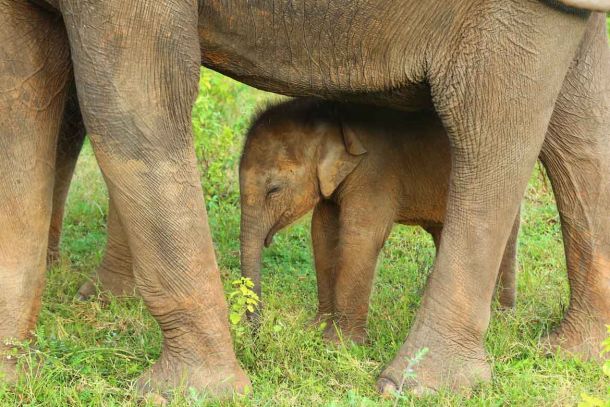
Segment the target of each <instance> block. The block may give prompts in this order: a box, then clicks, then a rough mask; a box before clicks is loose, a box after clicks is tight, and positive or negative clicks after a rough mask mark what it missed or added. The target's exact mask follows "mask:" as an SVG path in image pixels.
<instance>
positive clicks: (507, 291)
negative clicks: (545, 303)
mask: <svg viewBox="0 0 610 407" xmlns="http://www.w3.org/2000/svg"><path fill="white" fill-rule="evenodd" d="M520 226H521V209H519V211H518V212H517V216H516V217H515V222H514V223H513V228H512V229H511V231H510V235H509V237H508V241H507V242H506V247H505V248H504V255H503V256H502V262H501V263H500V271H499V274H498V282H497V283H496V296H497V298H498V303H499V304H500V307H501V308H503V309H506V310H508V309H511V308H514V307H515V301H516V298H517V269H518V265H517V244H518V241H517V238H518V236H519V228H520Z"/></svg>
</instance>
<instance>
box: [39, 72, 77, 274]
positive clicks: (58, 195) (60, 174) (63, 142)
mask: <svg viewBox="0 0 610 407" xmlns="http://www.w3.org/2000/svg"><path fill="white" fill-rule="evenodd" d="M84 140H85V126H84V124H83V119H82V116H81V114H80V108H79V106H78V98H77V96H76V88H75V87H74V84H72V86H71V87H70V91H69V94H68V100H67V102H66V106H65V109H64V115H63V119H62V123H61V128H60V131H59V137H58V140H57V154H56V157H55V184H54V186H53V210H52V212H51V226H50V227H49V243H48V249H47V266H52V265H54V264H56V263H57V262H58V261H59V254H60V253H59V243H60V240H61V231H62V224H63V220H64V209H65V206H66V198H67V197H68V191H69V190H70V182H71V181H72V175H73V174H74V168H75V167H76V162H77V161H78V156H79V154H80V151H81V148H82V146H83V141H84Z"/></svg>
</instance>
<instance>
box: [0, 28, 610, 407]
mask: <svg viewBox="0 0 610 407" xmlns="http://www.w3.org/2000/svg"><path fill="white" fill-rule="evenodd" d="M609 27H610V20H609ZM201 87H202V92H201V95H200V97H199V98H198V100H197V103H196V107H195V109H194V112H193V123H194V126H195V134H196V147H197V153H198V157H199V161H200V167H201V169H202V171H204V172H206V173H207V176H202V184H203V187H204V191H205V194H206V203H207V207H208V211H209V216H210V224H211V227H212V231H213V233H214V242H215V246H216V251H217V254H218V259H219V264H220V269H221V273H222V277H223V280H224V283H225V288H226V291H227V292H228V291H230V289H231V288H230V282H231V281H232V280H234V279H236V278H237V277H238V276H239V261H238V251H239V246H238V234H239V230H238V229H239V206H238V185H237V182H236V180H237V171H236V167H237V163H238V158H239V153H240V149H241V141H242V136H243V133H244V129H245V128H246V126H247V123H248V118H249V116H250V114H251V113H252V111H253V110H254V109H255V106H256V105H257V104H258V103H260V102H261V101H263V100H266V99H268V98H271V97H273V96H271V95H268V94H264V93H262V92H258V91H256V90H253V89H252V88H249V87H247V86H245V85H241V84H238V83H236V82H233V81H231V80H229V79H226V78H223V77H221V76H220V75H218V74H214V73H211V72H209V71H203V76H202V79H201ZM106 212H107V198H106V191H105V187H104V184H103V181H102V178H101V176H100V174H99V170H98V169H97V166H96V163H95V160H94V157H93V154H92V152H91V149H90V146H89V145H88V144H87V145H86V146H85V150H84V153H83V155H82V157H81V160H80V163H79V166H78V169H77V174H76V177H75V180H74V184H73V187H72V190H71V193H70V197H69V202H68V209H67V215H66V220H65V235H64V239H63V243H62V251H63V258H62V264H61V265H60V266H58V267H55V268H54V269H53V270H51V271H50V273H49V275H48V282H47V288H46V290H45V293H44V306H43V309H42V311H41V314H40V320H39V323H38V325H37V328H36V332H35V337H36V341H35V343H32V344H31V346H30V345H28V344H27V343H26V344H23V345H22V346H23V350H24V356H21V358H22V359H23V362H24V363H25V362H30V363H29V364H30V365H31V366H35V365H38V366H39V368H38V369H35V370H30V371H28V372H27V374H26V375H24V376H23V377H22V379H21V380H20V382H19V383H18V385H17V386H16V388H8V387H6V386H4V387H2V386H1V385H0V405H2V406H13V405H28V406H66V405H70V406H91V405H103V406H122V405H137V403H138V402H137V400H136V398H135V397H134V394H133V391H132V389H131V384H132V381H133V380H134V379H135V378H136V377H137V376H138V374H139V373H140V372H141V371H142V370H144V369H146V368H147V367H148V366H150V365H151V364H152V363H153V362H154V361H155V360H156V358H157V357H158V355H159V351H160V340H161V335H160V331H159V329H158V326H157V325H156V323H155V321H154V320H153V319H152V318H151V317H150V315H149V314H148V312H147V311H146V309H145V307H144V305H143V303H142V301H140V300H139V299H132V300H113V301H111V302H110V303H109V304H106V305H104V304H103V303H101V302H99V301H90V302H77V301H75V300H74V299H73V297H74V294H75V293H76V290H77V288H78V286H79V284H80V283H81V282H82V281H83V280H84V279H85V277H86V276H87V275H89V274H90V273H91V272H92V271H93V270H94V269H95V267H96V265H97V264H98V263H99V261H100V258H101V255H102V251H103V248H104V243H105V222H106ZM308 230H309V219H305V220H304V221H302V222H300V223H299V224H297V225H295V226H294V227H292V228H290V229H288V230H286V231H284V232H282V233H280V234H279V235H278V236H277V238H276V240H275V243H274V245H273V246H272V247H271V248H270V249H268V250H267V251H266V252H265V254H264V260H263V261H264V269H263V281H264V288H265V303H266V308H265V313H264V318H263V323H262V327H261V330H260V332H259V334H258V336H257V337H256V338H253V337H252V336H251V335H249V334H248V333H247V332H246V333H245V334H242V335H240V336H239V337H238V338H236V341H235V342H236V343H235V346H236V351H237V355H238V357H239V359H240V361H241V363H242V365H243V366H244V368H245V369H246V370H247V372H248V374H249V376H250V377H251V379H252V382H253V385H254V394H253V395H252V396H251V397H250V398H247V399H240V400H236V401H234V402H233V403H234V404H237V405H261V406H275V405H282V406H302V405H312V406H318V405H323V406H365V405H370V406H377V405H388V406H389V405H392V404H393V400H384V399H381V398H379V396H378V395H377V393H376V391H375V388H374V384H375V379H376V377H377V375H378V374H379V372H380V371H381V369H382V368H383V366H384V365H385V364H386V363H387V362H389V361H390V360H391V359H392V358H393V356H394V354H395V353H396V351H397V350H398V348H399V347H400V345H401V344H402V342H403V340H404V338H405V336H406V334H407V332H408V330H409V326H410V323H411V320H412V318H413V316H414V313H415V310H416V309H417V306H418V304H419V301H420V297H421V293H422V290H423V287H424V284H425V280H426V277H427V273H428V271H429V270H430V267H431V265H432V261H433V256H434V249H433V244H432V241H431V240H430V238H429V237H428V236H427V235H426V234H425V233H424V232H422V231H421V230H419V229H418V228H407V227H396V228H395V229H394V231H393V232H392V234H391V236H390V238H389V240H388V243H387V244H386V246H385V248H384V250H383V253H382V256H381V260H380V262H379V266H378V274H377V279H376V282H375V291H374V295H373V298H372V301H371V315H370V339H371V340H370V345H366V346H356V345H350V344H347V345H345V346H338V347H337V346H331V345H328V344H326V343H324V342H323V341H322V340H321V334H320V332H319V331H317V330H315V329H307V328H305V324H306V322H307V320H308V319H309V318H311V317H312V316H313V315H314V312H315V305H316V295H315V276H314V272H313V269H312V260H311V244H310V239H309V232H308ZM519 261H520V272H519V276H518V278H519V287H518V305H517V309H516V310H515V311H514V312H494V313H493V316H492V321H491V326H490V329H489V333H488V335H487V341H486V347H487V350H488V351H489V354H490V358H491V363H492V365H493V369H494V378H493V381H492V383H491V384H488V385H484V386H481V387H479V388H477V389H476V390H475V391H474V392H472V393H471V394H469V395H465V394H450V393H441V394H438V395H435V396H433V397H428V398H423V399H411V398H408V397H407V398H405V399H402V400H400V403H399V404H400V405H430V406H436V405H453V406H462V405H466V406H479V405H484V406H500V405H510V406H513V405H514V406H543V405H573V404H574V403H575V402H577V401H578V400H579V395H580V394H581V393H582V392H585V393H588V394H590V395H600V394H602V393H603V392H604V391H605V387H606V386H607V385H608V383H607V382H606V381H605V379H604V378H603V376H602V373H601V369H600V367H599V366H598V365H597V364H594V363H585V362H581V361H578V360H575V359H562V358H560V357H550V358H549V357H545V356H543V355H541V353H540V350H539V348H538V346H537V345H538V340H539V338H540V337H541V336H542V335H543V334H545V333H546V332H548V330H549V329H551V328H552V327H553V326H555V325H556V324H557V323H558V322H559V321H560V320H561V317H562V314H563V312H564V310H565V308H566V306H567V304H568V286H567V281H566V275H565V264H564V257H563V250H562V245H561V235H560V227H559V221H558V215H557V210H556V208H555V205H554V202H553V199H552V194H551V190H550V187H549V184H548V181H547V180H546V178H545V176H544V174H543V172H542V171H541V170H540V168H537V170H536V171H535V173H534V175H533V176H532V179H531V181H530V184H529V186H528V189H527V194H526V198H525V203H524V210H523V224H522V230H521V234H520V241H519ZM233 403H225V404H233ZM207 404H208V403H206V401H205V400H204V399H198V398H197V397H190V396H189V397H187V398H181V397H178V398H176V399H175V400H174V401H173V402H172V405H175V406H183V405H207ZM212 404H214V403H212Z"/></svg>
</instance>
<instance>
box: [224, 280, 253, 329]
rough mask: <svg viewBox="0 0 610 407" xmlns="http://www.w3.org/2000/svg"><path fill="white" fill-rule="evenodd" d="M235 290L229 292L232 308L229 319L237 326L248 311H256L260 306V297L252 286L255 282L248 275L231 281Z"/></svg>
mask: <svg viewBox="0 0 610 407" xmlns="http://www.w3.org/2000/svg"><path fill="white" fill-rule="evenodd" d="M231 285H232V286H233V291H231V292H230V293H229V301H230V303H231V309H230V311H229V321H230V322H231V325H232V326H233V327H237V326H238V325H239V323H240V322H241V320H242V318H243V317H244V315H245V314H246V312H254V311H256V308H257V306H258V302H259V298H258V295H256V293H255V292H254V291H252V287H254V283H253V282H252V280H250V279H249V278H247V277H240V278H239V279H237V280H234V281H232V282H231Z"/></svg>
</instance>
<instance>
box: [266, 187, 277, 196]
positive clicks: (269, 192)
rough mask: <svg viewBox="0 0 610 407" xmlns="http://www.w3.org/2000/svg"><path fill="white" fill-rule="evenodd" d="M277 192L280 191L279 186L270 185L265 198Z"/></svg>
mask: <svg viewBox="0 0 610 407" xmlns="http://www.w3.org/2000/svg"><path fill="white" fill-rule="evenodd" d="M278 192H280V187H279V186H274V187H271V188H269V189H268V190H267V198H269V197H271V196H273V195H275V194H277V193H278Z"/></svg>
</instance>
